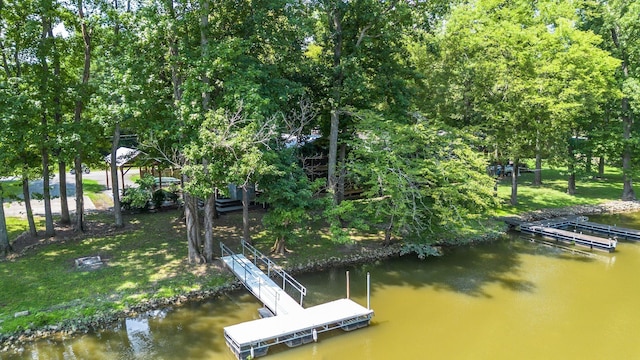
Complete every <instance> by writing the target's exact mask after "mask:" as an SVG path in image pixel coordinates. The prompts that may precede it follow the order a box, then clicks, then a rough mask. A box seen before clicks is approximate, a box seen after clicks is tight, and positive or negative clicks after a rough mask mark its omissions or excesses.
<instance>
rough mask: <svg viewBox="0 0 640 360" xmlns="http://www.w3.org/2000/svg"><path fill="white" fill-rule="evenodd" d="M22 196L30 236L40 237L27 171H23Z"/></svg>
mask: <svg viewBox="0 0 640 360" xmlns="http://www.w3.org/2000/svg"><path fill="white" fill-rule="evenodd" d="M22 196H23V197H24V208H25V211H26V212H27V222H28V223H29V234H30V235H31V236H38V230H37V229H36V222H35V221H34V220H33V209H32V208H31V191H30V190H29V175H27V169H26V168H24V169H23V171H22Z"/></svg>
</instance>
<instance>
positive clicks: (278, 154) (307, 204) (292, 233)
mask: <svg viewBox="0 0 640 360" xmlns="http://www.w3.org/2000/svg"><path fill="white" fill-rule="evenodd" d="M294 152H295V148H293V147H292V148H288V149H286V148H279V149H277V150H275V151H269V152H267V153H266V154H265V157H266V158H267V159H266V162H267V163H269V164H271V167H272V169H270V171H269V172H268V173H266V174H261V175H260V177H259V182H260V187H261V189H262V190H263V193H262V195H261V201H264V202H265V203H268V204H269V209H268V210H267V213H266V214H265V215H264V216H263V218H262V222H263V224H264V225H265V226H266V227H267V229H268V231H269V232H270V234H272V235H273V236H274V237H275V241H274V244H273V246H272V247H271V252H272V253H274V254H280V255H282V254H284V253H285V251H286V246H287V244H290V243H292V242H293V241H295V239H296V237H297V236H296V235H297V232H298V231H300V228H301V225H302V224H303V223H305V222H307V221H310V220H312V219H313V215H314V213H317V212H318V208H319V207H320V206H319V205H322V204H323V202H324V201H325V198H323V197H320V196H319V190H320V189H321V188H322V187H323V186H324V180H323V179H316V181H314V182H311V181H310V180H309V178H308V177H307V175H306V173H305V172H304V171H303V170H302V168H301V167H300V166H299V164H298V162H297V158H296V157H295V154H294Z"/></svg>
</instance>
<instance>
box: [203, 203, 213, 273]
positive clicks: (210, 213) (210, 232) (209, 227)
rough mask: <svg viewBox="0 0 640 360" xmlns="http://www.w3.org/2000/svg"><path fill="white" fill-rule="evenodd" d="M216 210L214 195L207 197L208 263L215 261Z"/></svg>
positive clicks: (206, 233)
mask: <svg viewBox="0 0 640 360" xmlns="http://www.w3.org/2000/svg"><path fill="white" fill-rule="evenodd" d="M215 210H216V196H215V191H214V193H213V194H211V195H209V196H207V200H206V202H205V205H204V259H205V261H206V262H208V263H210V262H213V260H214V259H215V257H216V256H215V253H214V249H215V246H214V244H213V243H214V241H213V219H214V216H215V215H214V212H215Z"/></svg>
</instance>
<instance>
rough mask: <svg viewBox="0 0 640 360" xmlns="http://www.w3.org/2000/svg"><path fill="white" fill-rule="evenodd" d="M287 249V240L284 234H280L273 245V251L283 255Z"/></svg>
mask: <svg viewBox="0 0 640 360" xmlns="http://www.w3.org/2000/svg"><path fill="white" fill-rule="evenodd" d="M285 251H286V241H285V238H284V236H278V237H277V238H276V241H275V243H273V246H272V247H271V253H272V254H277V255H283V254H284V253H285Z"/></svg>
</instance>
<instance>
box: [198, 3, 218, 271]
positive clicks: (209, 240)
mask: <svg viewBox="0 0 640 360" xmlns="http://www.w3.org/2000/svg"><path fill="white" fill-rule="evenodd" d="M208 31H209V0H200V55H201V57H202V60H203V62H205V63H206V61H207V59H208V58H209V34H208ZM201 76H202V83H203V85H204V86H203V87H204V90H203V91H202V110H203V113H204V114H205V116H206V114H207V113H208V112H209V107H210V103H211V93H210V89H209V86H210V85H211V81H210V79H209V77H208V76H207V74H206V71H205V72H204V73H203V74H202V75H201ZM202 165H204V171H205V174H208V173H209V171H208V169H207V167H208V161H207V160H206V159H205V160H203V161H202ZM217 215H218V214H217V210H216V190H215V187H214V188H213V193H212V194H210V195H209V196H207V199H206V200H205V203H204V259H205V261H206V262H208V263H210V262H213V260H214V259H215V254H214V249H215V246H214V244H213V219H215V218H217Z"/></svg>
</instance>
